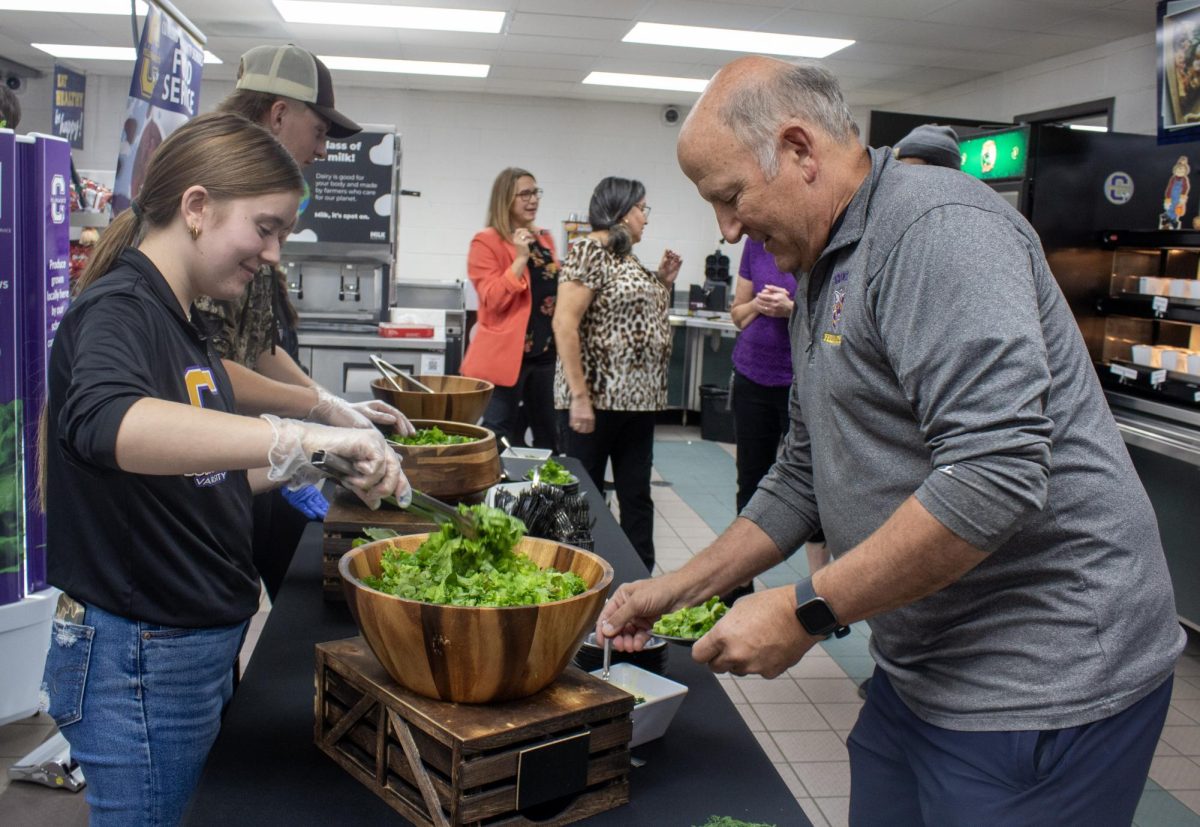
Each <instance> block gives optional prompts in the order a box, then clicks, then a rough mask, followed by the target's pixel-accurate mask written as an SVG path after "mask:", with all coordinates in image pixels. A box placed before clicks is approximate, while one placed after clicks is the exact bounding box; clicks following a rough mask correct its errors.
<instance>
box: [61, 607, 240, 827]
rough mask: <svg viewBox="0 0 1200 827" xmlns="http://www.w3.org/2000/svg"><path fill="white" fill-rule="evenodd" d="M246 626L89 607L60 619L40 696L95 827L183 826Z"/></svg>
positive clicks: (227, 694)
mask: <svg viewBox="0 0 1200 827" xmlns="http://www.w3.org/2000/svg"><path fill="white" fill-rule="evenodd" d="M246 628H247V623H245V622H243V623H238V624H236V625H234V626H224V627H219V628H205V629H180V628H174V627H167V626H158V625H155V624H150V623H139V622H137V621H132V620H126V619H125V618H123V617H118V616H117V615H114V614H110V613H108V612H105V611H103V610H102V609H98V608H96V607H95V606H88V607H87V610H86V612H85V614H84V618H83V623H82V624H75V623H68V622H65V621H63V620H58V619H55V621H54V627H53V630H52V631H51V633H50V651H49V654H48V655H47V657H46V671H45V675H44V678H43V688H44V689H45V691H46V694H47V696H48V700H49V712H50V715H51V716H52V717H53V718H54V720H55V722H56V723H57V724H58V727H59V729H60V731H61V732H62V734H63V736H64V737H65V738H66V739H67V741H68V743H70V745H71V755H72V757H73V758H74V759H75V760H76V761H78V762H79V765H80V766H81V767H82V768H83V774H84V778H86V779H87V788H86V789H87V801H88V805H89V806H90V808H91V822H90V824H91V827H109V825H113V826H114V827H115V826H116V825H119V826H120V827H135V826H137V827H141V826H142V825H144V826H145V827H160V825H162V826H163V827H166V826H167V825H174V824H177V823H178V822H179V820H180V818H182V816H183V811H184V808H185V807H186V806H187V802H188V799H189V798H190V797H191V794H192V790H193V789H194V788H195V786H196V782H197V781H198V780H199V777H200V770H201V768H202V767H203V766H204V760H205V758H206V757H207V755H208V751H209V749H210V748H211V747H212V744H213V741H214V740H216V737H217V731H218V730H219V729H220V726H221V713H222V711H223V710H224V708H225V704H226V703H228V701H229V698H230V696H231V695H232V694H233V664H234V661H235V659H236V658H237V655H238V651H239V650H240V648H241V644H242V640H243V638H244V637H245V633H246Z"/></svg>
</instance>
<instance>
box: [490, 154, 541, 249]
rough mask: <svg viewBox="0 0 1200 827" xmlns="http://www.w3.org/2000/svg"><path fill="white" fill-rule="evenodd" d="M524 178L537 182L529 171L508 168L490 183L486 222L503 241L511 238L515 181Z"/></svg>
mask: <svg viewBox="0 0 1200 827" xmlns="http://www.w3.org/2000/svg"><path fill="white" fill-rule="evenodd" d="M524 176H529V177H530V178H533V180H534V181H537V178H536V177H535V176H534V174H533V173H532V172H530V171H529V170H526V169H521V168H520V167H508V168H507V169H502V170H500V174H499V175H497V176H496V180H495V181H493V182H492V197H491V199H490V200H489V201H488V211H487V219H486V222H487V225H488V226H489V227H491V228H492V229H493V230H495V231H496V232H498V233H500V237H501V238H503V239H504V240H505V241H508V240H509V239H510V238H512V234H513V224H512V205H513V199H515V198H516V197H517V181H519V180H520V179H521V178H522V177H524Z"/></svg>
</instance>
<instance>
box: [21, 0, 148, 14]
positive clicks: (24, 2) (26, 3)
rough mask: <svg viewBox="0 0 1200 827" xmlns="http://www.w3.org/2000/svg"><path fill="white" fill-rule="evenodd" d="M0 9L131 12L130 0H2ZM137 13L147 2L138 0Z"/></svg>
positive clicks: (80, 12) (142, 12) (84, 12)
mask: <svg viewBox="0 0 1200 827" xmlns="http://www.w3.org/2000/svg"><path fill="white" fill-rule="evenodd" d="M0 11H48V12H57V13H59V14H129V0H0ZM137 13H138V14H140V15H142V16H145V14H146V4H145V3H143V2H142V0H138V3H137Z"/></svg>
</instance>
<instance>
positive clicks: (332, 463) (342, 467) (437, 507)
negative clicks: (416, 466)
mask: <svg viewBox="0 0 1200 827" xmlns="http://www.w3.org/2000/svg"><path fill="white" fill-rule="evenodd" d="M309 462H310V463H312V466H313V467H314V468H316V469H317V470H318V471H323V472H324V473H326V474H328V475H329V476H330V477H333V478H334V479H335V480H337V481H338V482H342V481H343V480H344V479H345V478H346V477H349V476H353V475H354V474H355V470H354V464H353V463H352V462H350V460H348V459H346V458H345V457H343V456H339V455H338V454H331V453H329V452H328V451H314V452H313V454H312V456H311V457H310V458H309ZM409 493H410V495H411V499H410V501H409V502H408V504H407V505H401V504H400V503H399V501H397V500H396V498H395V497H385V498H384V500H383V501H384V502H386V503H388V504H389V505H392V506H395V507H396V508H402V509H404V510H405V511H412V512H415V513H417V514H422V515H424V516H426V517H428V518H429V519H431V520H433V521H434V522H435V523H438V524H441V523H450V524H451V525H453V526H454V527H455V529H457V530H458V533H459V534H461V535H462V536H464V537H467V538H470V539H472V540H475V539H478V538H479V530H478V529H477V528H476V527H475V522H474V521H473V520H471V519H470V518H468V517H467V516H466V515H465V514H463V513H462V512H460V511H459V510H458V509H457V508H455V507H454V506H452V505H449V504H448V503H444V502H442V501H441V500H438V499H435V498H433V497H431V496H429V495H428V494H423V493H422V492H420V491H418V490H417V489H415V488H412V489H409Z"/></svg>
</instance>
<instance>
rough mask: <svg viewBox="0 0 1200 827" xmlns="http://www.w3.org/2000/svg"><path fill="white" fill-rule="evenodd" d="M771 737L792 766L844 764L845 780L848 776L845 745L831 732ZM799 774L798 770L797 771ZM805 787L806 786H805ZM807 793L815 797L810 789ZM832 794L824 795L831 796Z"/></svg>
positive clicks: (776, 734)
mask: <svg viewBox="0 0 1200 827" xmlns="http://www.w3.org/2000/svg"><path fill="white" fill-rule="evenodd" d="M771 737H772V738H774V739H775V743H776V744H777V745H778V746H779V751H780V752H782V753H783V756H784V757H785V758H787V760H788V762H789V763H791V764H793V765H797V766H798V765H799V764H804V763H812V762H843V761H844V762H845V763H846V775H847V778H848V777H849V774H850V755H849V753H847V752H846V745H845V744H844V743H842V739H841V738H839V737H838V735H837V733H836V732H834V731H833V730H829V729H827V730H812V731H809V732H772V733H771ZM797 772H799V770H797ZM805 786H808V785H807V784H805ZM809 792H812V793H813V794H814V795H816V793H815V791H813V790H812V789H811V788H810V789H809ZM833 794H834V793H826V795H833Z"/></svg>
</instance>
